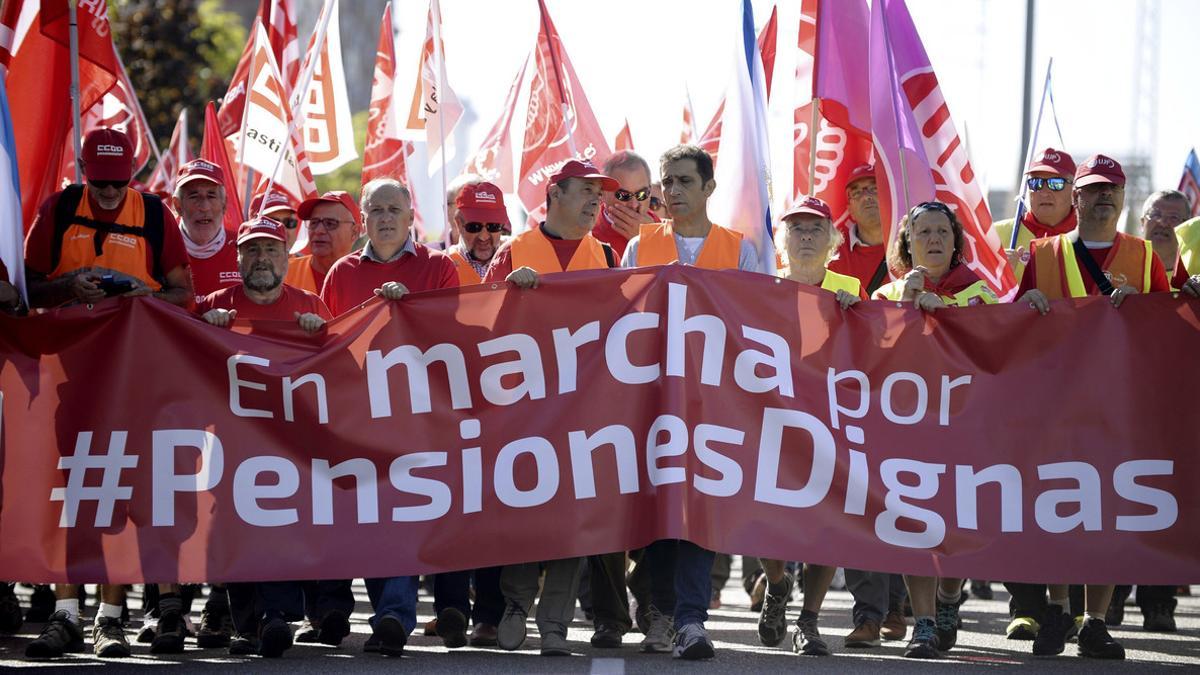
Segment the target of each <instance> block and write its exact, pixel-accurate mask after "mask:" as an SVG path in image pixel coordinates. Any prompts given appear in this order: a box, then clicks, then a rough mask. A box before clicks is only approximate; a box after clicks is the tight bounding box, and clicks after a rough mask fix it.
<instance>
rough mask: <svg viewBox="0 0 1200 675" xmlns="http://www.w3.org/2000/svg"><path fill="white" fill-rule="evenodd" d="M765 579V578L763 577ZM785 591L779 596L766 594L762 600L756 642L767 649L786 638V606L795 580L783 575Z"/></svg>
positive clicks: (790, 576)
mask: <svg viewBox="0 0 1200 675" xmlns="http://www.w3.org/2000/svg"><path fill="white" fill-rule="evenodd" d="M764 578H766V577H764ZM783 583H784V585H785V586H786V587H787V590H786V591H784V592H783V593H781V594H779V595H774V594H772V593H767V594H766V596H765V597H764V598H763V603H762V613H761V614H760V615H759V617H758V641H759V642H761V643H763V644H764V645H766V646H768V647H775V646H778V645H779V643H781V642H783V639H784V638H786V637H787V632H788V629H787V605H788V598H790V597H791V595H792V586H794V585H795V583H796V582H795V580H794V579H793V578H792V575H790V574H784V575H783Z"/></svg>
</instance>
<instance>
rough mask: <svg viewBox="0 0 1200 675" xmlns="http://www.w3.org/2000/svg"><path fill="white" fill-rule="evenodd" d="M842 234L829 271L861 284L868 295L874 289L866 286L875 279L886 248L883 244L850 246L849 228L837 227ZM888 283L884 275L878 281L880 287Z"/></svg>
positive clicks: (886, 276)
mask: <svg viewBox="0 0 1200 675" xmlns="http://www.w3.org/2000/svg"><path fill="white" fill-rule="evenodd" d="M838 229H839V230H841V232H842V245H841V246H839V247H838V251H837V257H836V258H834V259H833V260H830V261H829V265H828V267H829V269H831V270H833V271H834V272H837V273H838V274H845V275H846V276H851V277H854V278H856V279H858V281H859V283H861V284H862V287H863V290H864V291H866V292H867V294H868V295H870V294H871V293H873V292H874V290H875V289H870V290H868V289H867V285H868V284H870V283H871V279H873V278H874V277H875V272H876V270H878V269H879V265H880V263H882V262H883V258H884V255H885V254H886V253H887V251H886V247H885V246H884V245H883V244H877V245H875V246H867V245H866V244H861V243H860V244H857V245H855V246H851V245H850V228H849V227H847V226H839V227H838ZM888 281H889V279H888V275H887V274H884V275H883V277H882V278H881V279H880V281H879V285H880V286H882V285H883V284H886V283H887V282H888Z"/></svg>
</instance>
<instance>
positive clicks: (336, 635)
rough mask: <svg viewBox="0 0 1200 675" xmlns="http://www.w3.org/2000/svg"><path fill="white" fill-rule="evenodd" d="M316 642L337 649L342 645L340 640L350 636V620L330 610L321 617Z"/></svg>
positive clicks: (339, 612) (342, 614)
mask: <svg viewBox="0 0 1200 675" xmlns="http://www.w3.org/2000/svg"><path fill="white" fill-rule="evenodd" d="M318 625H319V626H320V628H318V629H317V640H316V641H317V642H320V643H321V644H323V645H329V646H331V647H337V646H338V645H340V644H342V640H345V639H346V636H347V635H349V634H350V619H348V618H346V615H345V613H343V612H341V611H339V610H336V609H331V610H329V611H328V612H326V613H325V616H323V617H321V623H320V624H318Z"/></svg>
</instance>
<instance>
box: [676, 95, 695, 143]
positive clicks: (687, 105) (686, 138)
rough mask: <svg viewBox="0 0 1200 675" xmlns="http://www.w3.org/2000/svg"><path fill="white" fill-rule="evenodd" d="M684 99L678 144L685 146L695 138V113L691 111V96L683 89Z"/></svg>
mask: <svg viewBox="0 0 1200 675" xmlns="http://www.w3.org/2000/svg"><path fill="white" fill-rule="evenodd" d="M684 95H685V96H686V99H685V100H684V102H683V130H682V131H680V132H679V144H680V145H687V144H688V143H691V142H692V141H693V140H695V138H696V137H697V135H698V134H697V132H696V113H695V112H693V111H692V94H691V92H689V91H687V88H686V85H685V87H684Z"/></svg>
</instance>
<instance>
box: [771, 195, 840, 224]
mask: <svg viewBox="0 0 1200 675" xmlns="http://www.w3.org/2000/svg"><path fill="white" fill-rule="evenodd" d="M802 213H810V214H812V215H814V216H820V217H822V218H828V219H829V220H833V211H832V210H830V208H829V205H828V204H826V203H825V202H823V201H821V200H820V199H817V198H816V197H805V198H804V199H801V200H800V201H798V202H796V203H795V204H792V208H790V209H788V210H787V212H786V213H784V214H783V216H782V217H781V218H780V219H779V220H781V221H784V220H787V219H788V218H791V217H792V216H798V215H800V214H802Z"/></svg>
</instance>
